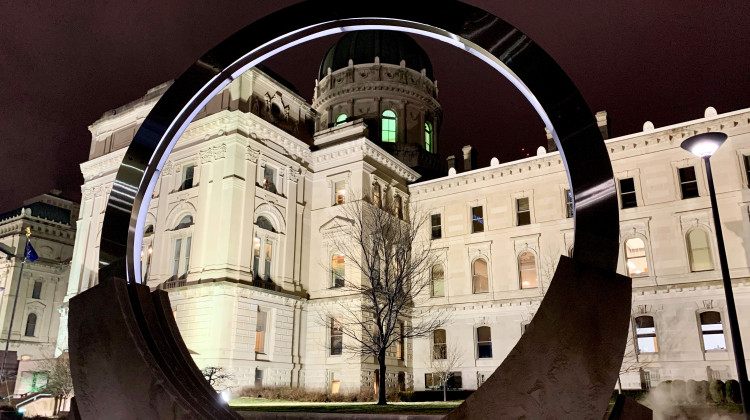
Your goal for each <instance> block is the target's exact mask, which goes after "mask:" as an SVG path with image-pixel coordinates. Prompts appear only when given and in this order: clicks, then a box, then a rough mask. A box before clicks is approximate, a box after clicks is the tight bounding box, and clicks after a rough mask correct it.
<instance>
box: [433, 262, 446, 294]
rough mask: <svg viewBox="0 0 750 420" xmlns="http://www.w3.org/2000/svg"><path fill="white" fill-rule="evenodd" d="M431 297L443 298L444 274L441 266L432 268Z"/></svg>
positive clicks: (437, 265)
mask: <svg viewBox="0 0 750 420" xmlns="http://www.w3.org/2000/svg"><path fill="white" fill-rule="evenodd" d="M432 296H434V297H439V296H445V272H444V271H443V266H442V264H435V265H433V266H432Z"/></svg>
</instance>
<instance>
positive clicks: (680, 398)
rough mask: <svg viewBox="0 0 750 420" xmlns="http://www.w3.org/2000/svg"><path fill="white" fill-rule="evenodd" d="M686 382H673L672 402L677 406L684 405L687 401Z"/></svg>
mask: <svg viewBox="0 0 750 420" xmlns="http://www.w3.org/2000/svg"><path fill="white" fill-rule="evenodd" d="M685 388H686V386H685V381H683V380H680V379H677V380H674V381H672V390H671V391H672V392H671V395H672V401H674V402H675V403H677V404H684V403H685V402H686V401H687V393H686V391H685Z"/></svg>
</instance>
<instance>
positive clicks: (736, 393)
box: [724, 379, 742, 404]
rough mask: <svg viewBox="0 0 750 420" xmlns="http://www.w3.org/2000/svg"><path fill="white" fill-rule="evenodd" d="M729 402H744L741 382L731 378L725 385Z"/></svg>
mask: <svg viewBox="0 0 750 420" xmlns="http://www.w3.org/2000/svg"><path fill="white" fill-rule="evenodd" d="M724 387H725V394H726V397H727V402H732V403H735V404H742V394H740V383H739V382H737V381H736V380H734V379H730V380H728V381H727V383H726V384H725V385H724Z"/></svg>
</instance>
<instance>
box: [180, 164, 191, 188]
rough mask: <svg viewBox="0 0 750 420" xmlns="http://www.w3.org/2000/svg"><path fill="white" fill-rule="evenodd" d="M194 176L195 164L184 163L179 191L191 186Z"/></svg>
mask: <svg viewBox="0 0 750 420" xmlns="http://www.w3.org/2000/svg"><path fill="white" fill-rule="evenodd" d="M194 176H195V165H186V166H185V167H184V168H183V170H182V182H181V183H180V188H179V189H180V191H182V190H188V189H190V188H193V177H194Z"/></svg>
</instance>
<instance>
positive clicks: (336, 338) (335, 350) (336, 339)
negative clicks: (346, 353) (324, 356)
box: [331, 318, 344, 356]
mask: <svg viewBox="0 0 750 420" xmlns="http://www.w3.org/2000/svg"><path fill="white" fill-rule="evenodd" d="M343 348H344V328H343V326H342V325H341V322H340V321H337V320H336V319H335V318H331V356H339V355H341V353H342V350H343Z"/></svg>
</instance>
